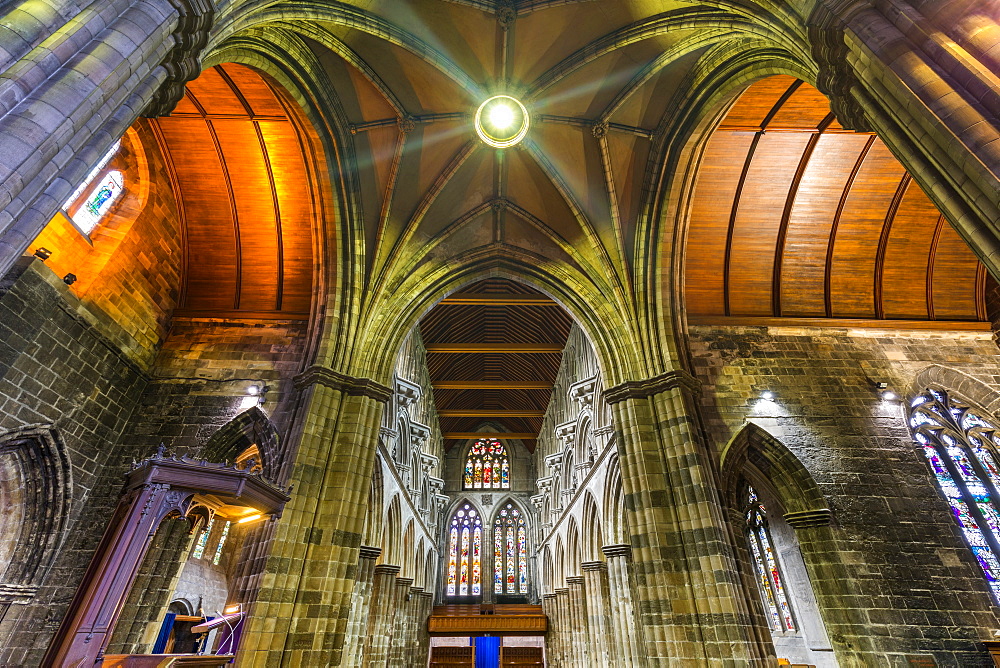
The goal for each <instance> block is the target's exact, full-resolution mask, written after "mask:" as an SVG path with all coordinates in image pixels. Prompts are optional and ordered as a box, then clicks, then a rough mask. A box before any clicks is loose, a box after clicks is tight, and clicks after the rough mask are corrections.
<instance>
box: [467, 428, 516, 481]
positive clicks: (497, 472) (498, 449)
mask: <svg viewBox="0 0 1000 668" xmlns="http://www.w3.org/2000/svg"><path fill="white" fill-rule="evenodd" d="M462 488H463V489H510V461H509V460H508V457H507V450H506V448H504V446H503V444H502V443H501V442H500V441H498V440H496V439H492V438H485V439H480V440H478V441H476V442H475V444H473V446H472V448H470V449H469V456H468V458H466V460H465V477H464V480H463V484H462Z"/></svg>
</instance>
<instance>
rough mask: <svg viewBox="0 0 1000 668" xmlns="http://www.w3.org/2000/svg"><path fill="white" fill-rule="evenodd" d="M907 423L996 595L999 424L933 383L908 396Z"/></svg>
mask: <svg viewBox="0 0 1000 668" xmlns="http://www.w3.org/2000/svg"><path fill="white" fill-rule="evenodd" d="M910 428H911V429H912V430H913V438H914V440H915V441H916V442H917V443H918V444H919V445H920V447H921V449H922V450H923V453H924V457H925V458H926V460H927V463H928V464H929V465H930V467H931V472H932V473H933V474H934V478H935V480H936V481H937V484H938V488H939V489H940V490H941V493H942V494H944V497H945V499H947V501H948V505H950V506H951V512H952V515H953V517H954V518H955V521H956V522H958V526H959V527H961V529H962V534H963V535H964V536H965V541H966V543H968V545H969V549H971V550H972V554H973V555H974V556H975V557H976V561H978V562H979V566H980V568H982V569H983V574H984V575H985V576H986V581H987V582H988V583H989V585H990V588H991V589H992V590H993V595H994V597H995V598H996V599H997V600H998V601H1000V559H998V556H997V555H1000V503H998V501H1000V492H998V490H1000V466H998V465H997V462H998V461H1000V458H998V454H997V448H998V447H1000V436H998V431H1000V429H998V428H997V426H996V425H995V424H994V423H993V422H992V421H990V420H987V419H986V418H984V417H983V416H982V415H980V414H979V413H977V412H975V411H974V410H972V408H971V407H970V406H969V405H968V404H966V403H964V402H962V401H959V400H957V399H955V398H954V397H951V396H949V395H948V393H947V392H945V391H944V390H934V389H927V390H925V391H924V392H923V393H922V394H920V395H918V396H917V397H915V398H914V399H913V401H911V402H910Z"/></svg>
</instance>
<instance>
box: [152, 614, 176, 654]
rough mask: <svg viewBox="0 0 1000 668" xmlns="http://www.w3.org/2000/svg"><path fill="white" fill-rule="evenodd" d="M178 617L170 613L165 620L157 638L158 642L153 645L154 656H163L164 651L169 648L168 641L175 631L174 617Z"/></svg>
mask: <svg viewBox="0 0 1000 668" xmlns="http://www.w3.org/2000/svg"><path fill="white" fill-rule="evenodd" d="M176 616H177V615H176V614H174V613H173V612H168V613H167V614H166V616H165V617H164V618H163V625H162V626H161V627H160V635H158V636H156V642H155V643H153V652H152V653H153V654H163V650H165V649H166V648H167V641H168V640H170V632H171V631H173V630H174V617H176Z"/></svg>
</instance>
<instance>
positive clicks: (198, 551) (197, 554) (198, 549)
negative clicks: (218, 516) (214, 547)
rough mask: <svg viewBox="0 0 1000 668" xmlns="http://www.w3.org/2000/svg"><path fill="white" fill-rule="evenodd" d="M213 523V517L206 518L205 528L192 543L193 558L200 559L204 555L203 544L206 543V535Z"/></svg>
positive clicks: (210, 530) (207, 535) (210, 531)
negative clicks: (193, 543)
mask: <svg viewBox="0 0 1000 668" xmlns="http://www.w3.org/2000/svg"><path fill="white" fill-rule="evenodd" d="M213 524H215V518H214V517H213V518H212V519H210V520H208V524H206V525H205V528H204V529H202V530H201V535H200V536H198V542H197V543H195V545H194V553H193V554H192V555H191V556H192V557H194V558H195V559H201V558H202V557H203V556H205V546H206V545H208V537H209V535H210V534H211V533H212V525H213Z"/></svg>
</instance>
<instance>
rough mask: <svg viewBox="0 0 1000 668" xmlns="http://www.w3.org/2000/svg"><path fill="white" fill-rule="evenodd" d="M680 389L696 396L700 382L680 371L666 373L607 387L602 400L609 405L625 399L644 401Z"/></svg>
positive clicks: (699, 388)
mask: <svg viewBox="0 0 1000 668" xmlns="http://www.w3.org/2000/svg"><path fill="white" fill-rule="evenodd" d="M676 388H681V389H682V390H685V391H687V392H689V393H691V394H692V395H695V396H697V395H698V394H699V393H700V392H701V381H700V380H698V379H697V378H695V377H694V376H692V375H691V374H689V373H688V372H687V371H684V370H682V369H676V370H674V371H667V372H665V373H661V374H660V375H658V376H653V377H652V378H647V379H645V380H627V381H625V382H624V383H621V384H619V385H615V386H614V387H609V388H608V389H607V390H606V391H605V392H604V399H605V400H606V401H607V402H608V403H609V404H617V403H619V402H622V401H625V400H627V399H646V398H648V397H655V396H656V395H657V394H661V393H663V392H666V391H668V390H673V389H676Z"/></svg>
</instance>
